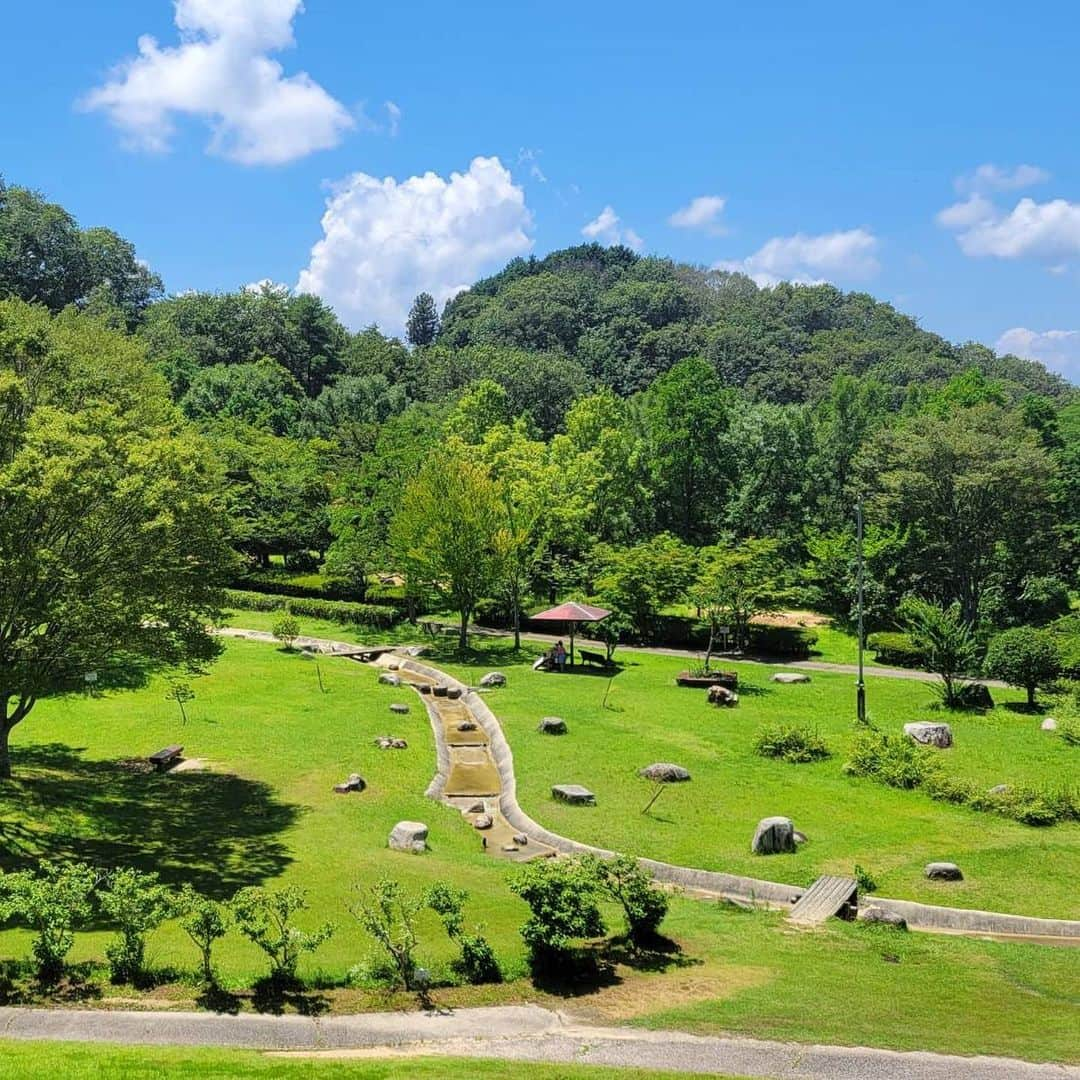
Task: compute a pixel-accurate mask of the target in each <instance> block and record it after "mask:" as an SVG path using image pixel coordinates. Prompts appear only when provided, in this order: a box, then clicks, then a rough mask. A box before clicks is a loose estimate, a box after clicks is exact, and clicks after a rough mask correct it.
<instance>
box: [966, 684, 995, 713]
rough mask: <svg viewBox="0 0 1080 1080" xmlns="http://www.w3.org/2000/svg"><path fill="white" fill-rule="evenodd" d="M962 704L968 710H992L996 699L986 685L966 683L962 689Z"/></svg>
mask: <svg viewBox="0 0 1080 1080" xmlns="http://www.w3.org/2000/svg"><path fill="white" fill-rule="evenodd" d="M960 704H961V705H963V706H964V707H965V708H967V709H992V708H993V707H994V699H993V698H992V697H991V696H990V688H989V687H988V686H987V685H986V684H985V683H978V682H975V683H966V684H965V685H964V686H962V687H960Z"/></svg>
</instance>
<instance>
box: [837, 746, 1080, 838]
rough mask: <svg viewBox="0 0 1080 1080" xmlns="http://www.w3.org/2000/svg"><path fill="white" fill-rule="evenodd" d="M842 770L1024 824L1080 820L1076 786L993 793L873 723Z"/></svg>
mask: <svg viewBox="0 0 1080 1080" xmlns="http://www.w3.org/2000/svg"><path fill="white" fill-rule="evenodd" d="M844 771H845V772H846V773H848V774H849V775H852V776H868V777H870V778H871V779H874V780H877V781H878V782H879V783H882V784H886V785H888V786H889V787H895V788H902V789H904V790H908V791H910V790H913V789H914V788H920V789H921V790H922V791H925V792H926V794H927V795H929V796H930V798H932V799H937V800H938V801H940V802H948V803H953V804H955V805H958V806H966V807H968V808H969V809H971V810H980V811H987V812H990V813H995V814H1001V815H1003V816H1004V817H1008V818H1012V819H1013V820H1014V821H1019V822H1021V823H1022V824H1024V825H1053V824H1055V823H1056V822H1058V821H1080V793H1078V792H1077V791H1076V790H1074V789H1072V788H1062V789H1060V790H1058V791H1050V790H1047V789H1039V788H1032V787H1015V788H1014V787H1009V788H1007V789H1006V790H1005V791H1002V792H997V793H993V792H990V791H988V790H986V789H985V788H982V787H980V786H979V785H978V784H976V783H975V782H974V781H971V780H965V779H963V778H962V777H957V776H950V775H948V774H947V773H946V772H945V770H944V768H943V766H942V763H941V761H940V759H939V758H938V757H937V756H936V753H935V751H933V750H930V749H929V748H927V747H923V746H919V745H917V744H916V743H914V742H912V741H911V740H910V739H908V738H906V737H905V736H900V735H886V734H884V733H882V732H880V731H876V730H873V729H870V730H867V731H864V732H861V733H860V734H859V735H858V736H856V738H855V741H854V743H853V744H852V748H851V756H850V757H849V759H848V761H847V762H846V763H845V765H844Z"/></svg>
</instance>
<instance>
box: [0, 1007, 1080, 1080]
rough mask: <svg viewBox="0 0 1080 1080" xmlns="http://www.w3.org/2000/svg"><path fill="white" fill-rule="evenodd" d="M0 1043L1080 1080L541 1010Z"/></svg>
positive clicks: (156, 1026) (294, 1020)
mask: <svg viewBox="0 0 1080 1080" xmlns="http://www.w3.org/2000/svg"><path fill="white" fill-rule="evenodd" d="M0 1037H4V1038H14V1039H60V1040H68V1041H76V1042H106V1043H123V1044H138V1045H183V1046H219V1047H231V1048H235V1049H239V1048H248V1049H256V1050H264V1051H269V1052H272V1053H275V1054H282V1055H285V1054H287V1055H289V1056H295V1055H303V1056H305V1057H316V1056H317V1057H320V1058H322V1057H327V1058H342V1057H372V1058H375V1057H377V1058H386V1057H397V1056H420V1055H423V1056H434V1055H439V1056H452V1057H477V1058H494V1059H499V1060H504V1061H535V1062H555V1063H569V1062H575V1063H578V1064H588V1065H613V1066H620V1067H631V1066H633V1067H637V1068H644V1069H669V1070H673V1071H677V1072H686V1073H692V1074H698V1075H709V1074H716V1073H729V1074H733V1075H735V1076H744V1077H763V1078H771V1080H1080V1068H1076V1067H1069V1066H1059V1065H1032V1064H1028V1063H1027V1062H1023V1061H1016V1060H1013V1059H1008V1058H990V1057H979V1058H963V1057H954V1056H949V1055H944V1054H928V1053H897V1052H895V1051H890V1050H873V1049H868V1048H865V1047H841V1046H803V1045H798V1044H793V1043H779V1042H765V1041H763V1040H759V1039H745V1038H721V1037H716V1036H697V1035H686V1034H683V1033H681V1032H673V1031H641V1030H637V1029H634V1028H611V1027H594V1026H589V1025H586V1024H581V1023H578V1022H576V1021H575V1020H574V1018H573V1017H571V1016H567V1015H564V1014H562V1013H557V1012H552V1011H550V1010H548V1009H542V1008H540V1007H538V1006H535V1005H515V1006H501V1007H497V1008H486V1009H459V1010H457V1011H456V1012H413V1013H374V1014H367V1015H361V1016H336V1017H323V1018H320V1019H314V1018H308V1017H302V1016H282V1017H272V1016H256V1015H242V1016H222V1015H215V1014H212V1013H177V1012H111V1011H101V1010H81V1011H80V1010H75V1009H13V1008H2V1009H0Z"/></svg>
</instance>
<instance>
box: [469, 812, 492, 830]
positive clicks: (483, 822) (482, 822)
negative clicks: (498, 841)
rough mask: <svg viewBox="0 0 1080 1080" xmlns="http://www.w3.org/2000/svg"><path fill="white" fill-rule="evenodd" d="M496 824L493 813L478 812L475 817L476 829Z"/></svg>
mask: <svg viewBox="0 0 1080 1080" xmlns="http://www.w3.org/2000/svg"><path fill="white" fill-rule="evenodd" d="M494 824H495V819H494V818H493V817H492V816H491V814H478V815H477V816H476V817H475V818H473V828H474V829H490V828H491V826H492V825H494Z"/></svg>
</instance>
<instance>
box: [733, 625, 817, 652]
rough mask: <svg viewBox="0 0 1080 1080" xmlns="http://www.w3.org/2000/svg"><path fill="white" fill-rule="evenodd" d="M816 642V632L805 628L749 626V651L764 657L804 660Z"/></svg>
mask: <svg viewBox="0 0 1080 1080" xmlns="http://www.w3.org/2000/svg"><path fill="white" fill-rule="evenodd" d="M817 641H818V635H817V631H816V630H808V629H806V628H805V627H795V626H766V625H764V624H762V623H751V624H750V649H751V651H752V652H756V653H763V654H764V655H766V656H785V657H790V658H791V659H793V660H805V659H806V658H807V657H808V656H809V655H810V652H811V650H812V649H813V648H814V646H815V645H816V644H817Z"/></svg>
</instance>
